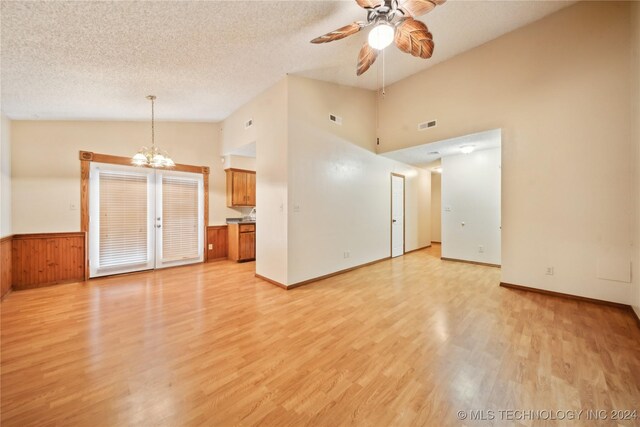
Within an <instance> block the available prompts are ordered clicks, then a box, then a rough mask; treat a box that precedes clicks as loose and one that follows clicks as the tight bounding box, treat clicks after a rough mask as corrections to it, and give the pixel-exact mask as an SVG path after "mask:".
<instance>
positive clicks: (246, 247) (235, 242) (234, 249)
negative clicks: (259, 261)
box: [228, 223, 256, 262]
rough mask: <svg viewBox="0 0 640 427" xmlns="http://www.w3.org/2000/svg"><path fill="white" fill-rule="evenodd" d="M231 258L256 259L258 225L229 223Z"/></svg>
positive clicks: (241, 259) (240, 259) (235, 259)
mask: <svg viewBox="0 0 640 427" xmlns="http://www.w3.org/2000/svg"><path fill="white" fill-rule="evenodd" d="M228 229H229V259H230V260H232V261H238V262H242V261H253V260H254V259H256V225H255V224H237V223H229V225H228Z"/></svg>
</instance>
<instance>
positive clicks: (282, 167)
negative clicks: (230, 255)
mask: <svg viewBox="0 0 640 427" xmlns="http://www.w3.org/2000/svg"><path fill="white" fill-rule="evenodd" d="M287 102H288V101H287V80H286V79H283V80H281V81H280V82H279V83H278V84H276V85H275V86H273V87H271V88H270V89H268V90H267V91H265V92H264V93H262V94H260V95H259V96H258V97H256V98H255V99H253V100H252V101H251V102H249V103H248V104H246V105H244V106H242V107H241V108H240V109H239V110H237V111H236V112H234V113H233V114H232V115H231V116H229V117H228V118H227V119H226V120H225V121H224V123H223V125H222V134H223V137H222V151H221V152H222V153H227V152H231V151H234V150H236V149H237V148H239V147H243V146H246V145H247V144H251V143H255V144H256V159H255V168H256V169H255V170H256V211H257V215H256V219H257V224H256V273H257V274H259V275H261V276H264V277H266V278H268V279H271V280H274V281H276V282H279V283H282V284H286V283H287V281H288V279H287V250H288V246H287V243H288V242H287V237H288V236H287V200H288V199H287V197H288V196H287V191H288V190H287V185H288V177H287V165H288V162H289V161H288V157H287V156H288V147H287ZM248 119H252V120H253V122H254V125H253V126H251V127H250V128H249V129H245V126H244V123H245V121H246V120H248Z"/></svg>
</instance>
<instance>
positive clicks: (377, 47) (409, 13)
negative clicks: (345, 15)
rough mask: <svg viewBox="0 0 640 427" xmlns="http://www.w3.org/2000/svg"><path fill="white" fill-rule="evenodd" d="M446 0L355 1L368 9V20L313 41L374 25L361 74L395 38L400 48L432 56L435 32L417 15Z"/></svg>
mask: <svg viewBox="0 0 640 427" xmlns="http://www.w3.org/2000/svg"><path fill="white" fill-rule="evenodd" d="M445 1H446V0H356V3H358V5H359V6H360V7H362V8H364V9H365V10H366V11H367V20H366V22H365V21H356V22H354V23H352V24H349V25H345V26H344V27H341V28H338V29H337V30H335V31H331V32H330V33H327V34H325V35H323V36H320V37H316V38H315V39H313V40H311V43H315V44H319V43H329V42H332V41H334V40H340V39H343V38H345V37H348V36H350V35H352V34H356V33H357V32H359V31H360V30H362V29H363V28H366V27H369V26H371V25H373V26H374V27H373V28H372V29H371V31H370V32H369V38H368V43H365V44H364V46H362V49H360V53H359V55H358V69H357V74H358V75H361V74H362V73H364V72H365V71H367V70H368V69H369V67H371V65H373V63H374V62H375V60H376V58H377V57H378V53H379V52H380V51H382V50H384V48H386V47H387V46H389V45H390V44H391V42H393V41H395V44H396V46H397V47H398V49H400V50H401V51H403V52H405V53H409V54H411V55H413V56H416V57H418V58H423V59H428V58H431V56H432V55H433V47H434V44H433V35H432V34H431V33H430V32H429V29H428V28H427V26H426V25H425V24H424V23H423V22H420V21H417V20H416V19H414V18H415V17H418V16H421V15H424V14H425V13H428V12H431V11H432V10H433V9H434V8H435V7H436V6H438V5H441V4H443V3H444V2H445Z"/></svg>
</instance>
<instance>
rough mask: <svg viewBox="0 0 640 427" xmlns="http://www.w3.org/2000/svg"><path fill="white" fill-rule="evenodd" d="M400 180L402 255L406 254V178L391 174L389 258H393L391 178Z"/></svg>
mask: <svg viewBox="0 0 640 427" xmlns="http://www.w3.org/2000/svg"><path fill="white" fill-rule="evenodd" d="M394 176H395V177H398V178H402V255H405V254H406V253H407V246H406V245H407V221H406V210H407V206H406V205H407V177H406V176H404V175H402V174H399V173H395V172H391V178H390V179H391V206H390V211H391V239H390V241H391V244H390V246H391V249H390V251H389V258H393V177H394Z"/></svg>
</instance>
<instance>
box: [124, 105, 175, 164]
mask: <svg viewBox="0 0 640 427" xmlns="http://www.w3.org/2000/svg"><path fill="white" fill-rule="evenodd" d="M147 99H148V100H149V101H151V148H147V147H142V148H141V149H140V151H138V152H137V153H136V155H135V156H133V158H132V159H131V163H133V164H134V165H135V166H148V167H152V168H171V167H173V166H175V165H176V164H175V163H174V162H173V160H171V157H169V154H167V152H166V151H162V150H160V149H159V148H158V147H156V138H155V136H156V135H155V115H154V108H153V107H154V102H155V100H156V97H155V95H148V96H147Z"/></svg>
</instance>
